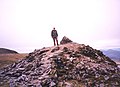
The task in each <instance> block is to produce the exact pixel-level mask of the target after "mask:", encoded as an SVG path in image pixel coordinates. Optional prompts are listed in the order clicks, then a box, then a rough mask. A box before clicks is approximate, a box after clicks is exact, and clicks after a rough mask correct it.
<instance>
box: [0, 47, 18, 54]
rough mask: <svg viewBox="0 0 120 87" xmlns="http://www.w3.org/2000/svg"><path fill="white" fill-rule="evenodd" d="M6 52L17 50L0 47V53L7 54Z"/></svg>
mask: <svg viewBox="0 0 120 87" xmlns="http://www.w3.org/2000/svg"><path fill="white" fill-rule="evenodd" d="M8 53H15V54H18V52H16V51H14V50H10V49H6V48H0V54H8Z"/></svg>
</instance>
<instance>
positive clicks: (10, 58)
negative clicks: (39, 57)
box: [0, 53, 28, 68]
mask: <svg viewBox="0 0 120 87" xmlns="http://www.w3.org/2000/svg"><path fill="white" fill-rule="evenodd" d="M27 55H28V54H27V53H25V54H0V68H3V67H5V66H7V65H9V64H12V63H14V62H16V61H18V60H20V59H24V58H25V57H26V56H27Z"/></svg>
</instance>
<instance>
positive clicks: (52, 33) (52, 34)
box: [51, 28, 58, 46]
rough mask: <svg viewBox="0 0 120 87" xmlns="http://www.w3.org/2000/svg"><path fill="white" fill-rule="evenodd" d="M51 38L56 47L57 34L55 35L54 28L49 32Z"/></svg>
mask: <svg viewBox="0 0 120 87" xmlns="http://www.w3.org/2000/svg"><path fill="white" fill-rule="evenodd" d="M51 36H52V38H53V41H54V46H56V43H57V45H58V39H57V37H58V33H57V30H55V28H53V30H52V31H51Z"/></svg>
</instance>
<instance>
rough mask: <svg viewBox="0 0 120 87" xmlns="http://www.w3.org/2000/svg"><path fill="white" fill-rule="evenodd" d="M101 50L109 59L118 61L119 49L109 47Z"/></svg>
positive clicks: (119, 56)
mask: <svg viewBox="0 0 120 87" xmlns="http://www.w3.org/2000/svg"><path fill="white" fill-rule="evenodd" d="M102 52H103V53H104V54H105V55H107V56H108V57H110V58H111V59H113V60H115V61H119V62H120V51H118V50H113V49H109V50H102Z"/></svg>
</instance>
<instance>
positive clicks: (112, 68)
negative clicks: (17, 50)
mask: <svg viewBox="0 0 120 87" xmlns="http://www.w3.org/2000/svg"><path fill="white" fill-rule="evenodd" d="M0 82H1V83H0V86H1V85H2V84H4V83H8V84H10V86H11V87H15V86H17V87H120V68H119V67H118V66H117V64H116V63H115V62H114V61H112V60H111V59H110V58H109V57H106V56H105V55H104V54H103V53H102V52H101V51H99V50H96V49H93V48H92V47H90V46H88V45H87V46H86V45H84V44H78V43H75V42H72V41H71V40H70V39H68V38H66V37H64V38H63V39H62V41H61V44H60V45H59V46H52V47H45V48H42V49H39V50H35V51H34V52H32V53H29V55H28V56H27V57H26V58H25V59H22V60H21V61H18V62H16V63H14V64H11V65H10V66H7V67H5V68H3V69H1V70H0Z"/></svg>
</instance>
